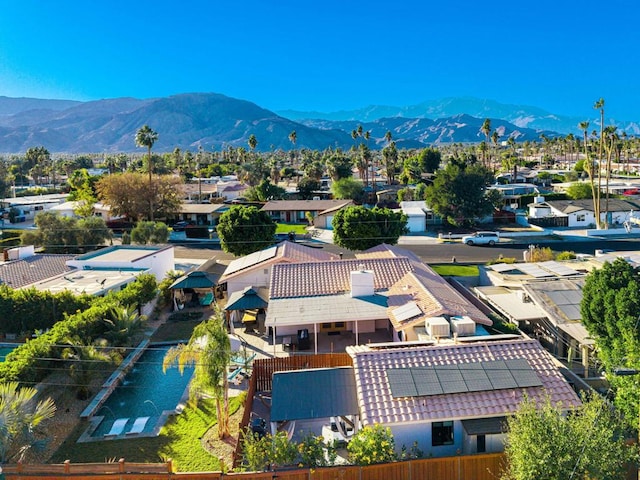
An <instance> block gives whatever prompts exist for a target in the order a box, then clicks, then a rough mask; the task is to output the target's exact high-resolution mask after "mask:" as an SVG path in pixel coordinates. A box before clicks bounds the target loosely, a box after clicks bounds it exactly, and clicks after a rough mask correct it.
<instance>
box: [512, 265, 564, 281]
mask: <svg viewBox="0 0 640 480" xmlns="http://www.w3.org/2000/svg"><path fill="white" fill-rule="evenodd" d="M518 270H520V271H521V272H522V273H526V274H527V275H531V276H532V277H534V278H545V277H554V276H555V275H554V274H553V273H551V272H547V271H546V270H543V269H541V268H540V267H539V266H537V265H535V264H533V263H519V264H518Z"/></svg>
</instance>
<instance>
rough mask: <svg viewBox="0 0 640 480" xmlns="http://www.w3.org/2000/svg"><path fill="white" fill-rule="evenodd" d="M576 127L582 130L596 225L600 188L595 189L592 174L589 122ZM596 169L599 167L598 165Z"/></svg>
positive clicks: (585, 168)
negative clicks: (588, 132) (588, 133)
mask: <svg viewBox="0 0 640 480" xmlns="http://www.w3.org/2000/svg"><path fill="white" fill-rule="evenodd" d="M578 128H580V130H582V134H583V137H584V141H583V144H584V156H585V159H584V170H585V171H586V172H587V175H588V176H589V184H590V185H591V195H592V197H593V212H594V214H595V218H596V226H599V225H600V221H599V220H600V190H598V191H596V186H595V179H594V174H595V173H596V172H595V170H596V168H595V165H594V164H595V162H594V161H593V160H592V159H591V154H590V153H589V139H588V136H587V131H588V130H589V122H580V123H579V124H578ZM598 170H600V168H599V167H598Z"/></svg>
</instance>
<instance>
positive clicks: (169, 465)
mask: <svg viewBox="0 0 640 480" xmlns="http://www.w3.org/2000/svg"><path fill="white" fill-rule="evenodd" d="M167 473H173V459H172V458H170V459H168V460H167Z"/></svg>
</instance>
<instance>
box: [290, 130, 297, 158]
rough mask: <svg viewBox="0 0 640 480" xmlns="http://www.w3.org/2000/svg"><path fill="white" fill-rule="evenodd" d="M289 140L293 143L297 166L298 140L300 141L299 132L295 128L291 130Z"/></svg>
mask: <svg viewBox="0 0 640 480" xmlns="http://www.w3.org/2000/svg"><path fill="white" fill-rule="evenodd" d="M289 141H290V142H291V143H292V144H293V165H294V166H297V164H298V162H297V157H298V156H297V155H296V142H297V141H298V134H297V133H296V131H295V130H291V133H290V134H289Z"/></svg>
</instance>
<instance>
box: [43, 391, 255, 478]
mask: <svg viewBox="0 0 640 480" xmlns="http://www.w3.org/2000/svg"><path fill="white" fill-rule="evenodd" d="M245 396H246V395H245V394H242V395H240V396H238V397H232V398H231V399H230V413H231V414H233V413H234V412H236V411H237V410H238V409H239V408H242V405H243V403H244V398H245ZM216 422H217V419H216V408H215V401H214V400H213V399H209V400H203V401H201V402H200V403H199V405H198V407H195V408H194V407H193V406H191V405H189V406H188V407H187V408H186V409H185V410H184V412H183V413H181V414H180V415H176V416H174V417H171V418H170V419H169V421H168V422H167V424H166V425H165V426H164V427H163V428H162V430H161V431H160V435H158V436H157V437H146V438H125V439H123V440H107V441H97V442H88V443H82V444H79V443H76V440H77V439H78V437H79V436H80V435H81V434H82V432H84V430H86V428H87V425H88V423H87V422H86V421H82V422H81V423H80V425H79V426H78V427H77V428H76V429H75V430H74V432H73V433H72V434H71V435H70V436H69V438H67V440H66V441H65V442H64V443H63V444H62V445H61V446H60V448H59V449H58V451H57V452H56V453H55V454H54V455H53V457H52V458H51V460H50V463H63V462H64V461H65V460H70V461H71V462H72V463H93V462H97V463H103V462H110V461H116V462H117V461H118V460H119V459H120V458H124V459H125V461H127V462H142V463H163V462H165V461H166V460H167V459H169V458H171V459H173V463H174V468H176V469H177V470H178V471H180V472H203V471H219V470H220V469H221V466H220V461H219V459H218V458H217V457H215V456H214V455H212V454H210V453H209V452H208V451H206V450H205V449H204V448H202V445H201V444H200V438H202V437H203V436H204V434H205V433H206V432H207V430H209V429H210V428H212V427H213V428H215V424H216Z"/></svg>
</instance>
